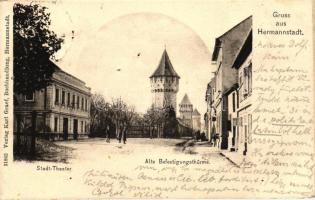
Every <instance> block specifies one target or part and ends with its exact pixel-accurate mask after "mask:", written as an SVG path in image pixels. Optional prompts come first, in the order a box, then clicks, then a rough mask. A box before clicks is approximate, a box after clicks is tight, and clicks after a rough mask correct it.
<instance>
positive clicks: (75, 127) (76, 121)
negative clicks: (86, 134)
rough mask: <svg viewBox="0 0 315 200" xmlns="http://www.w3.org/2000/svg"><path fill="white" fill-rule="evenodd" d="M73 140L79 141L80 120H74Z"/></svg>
mask: <svg viewBox="0 0 315 200" xmlns="http://www.w3.org/2000/svg"><path fill="white" fill-rule="evenodd" d="M73 139H75V140H77V139H78V120H77V119H74V120H73Z"/></svg>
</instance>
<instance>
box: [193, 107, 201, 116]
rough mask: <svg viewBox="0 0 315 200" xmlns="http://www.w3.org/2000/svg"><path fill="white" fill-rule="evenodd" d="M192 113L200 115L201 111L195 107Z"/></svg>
mask: <svg viewBox="0 0 315 200" xmlns="http://www.w3.org/2000/svg"><path fill="white" fill-rule="evenodd" d="M192 115H195V116H196V115H200V113H199V112H198V110H197V109H196V108H195V110H194V112H193V113H192Z"/></svg>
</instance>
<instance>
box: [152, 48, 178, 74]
mask: <svg viewBox="0 0 315 200" xmlns="http://www.w3.org/2000/svg"><path fill="white" fill-rule="evenodd" d="M161 76H162V77H177V78H180V77H179V76H178V74H177V73H176V72H175V70H174V68H173V65H172V63H171V60H170V58H169V57H168V54H167V51H166V48H165V49H164V51H163V54H162V57H161V60H160V63H159V65H158V67H157V69H156V70H155V71H154V73H153V74H152V75H151V76H150V78H152V77H161Z"/></svg>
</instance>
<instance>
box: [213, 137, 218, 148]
mask: <svg viewBox="0 0 315 200" xmlns="http://www.w3.org/2000/svg"><path fill="white" fill-rule="evenodd" d="M212 140H213V146H214V147H216V146H217V136H216V134H213V136H212Z"/></svg>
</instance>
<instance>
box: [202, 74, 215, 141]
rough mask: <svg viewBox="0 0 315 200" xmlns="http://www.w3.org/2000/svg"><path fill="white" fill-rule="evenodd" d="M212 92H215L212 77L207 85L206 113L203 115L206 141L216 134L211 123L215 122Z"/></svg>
mask: <svg viewBox="0 0 315 200" xmlns="http://www.w3.org/2000/svg"><path fill="white" fill-rule="evenodd" d="M214 92H215V77H213V78H212V79H211V81H210V82H209V83H208V85H207V90H206V97H205V101H206V104H207V112H206V113H205V114H204V121H205V131H206V134H207V138H208V140H211V138H213V136H214V134H215V132H216V128H215V124H214V123H213V122H214V121H216V112H215V109H214V107H213V102H214Z"/></svg>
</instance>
